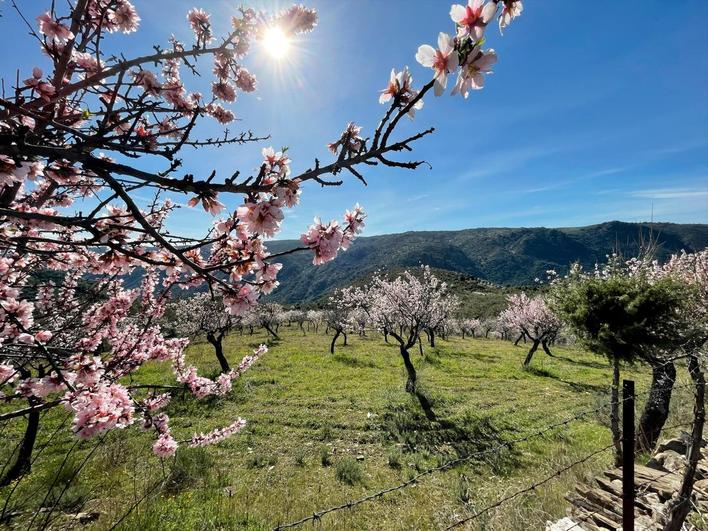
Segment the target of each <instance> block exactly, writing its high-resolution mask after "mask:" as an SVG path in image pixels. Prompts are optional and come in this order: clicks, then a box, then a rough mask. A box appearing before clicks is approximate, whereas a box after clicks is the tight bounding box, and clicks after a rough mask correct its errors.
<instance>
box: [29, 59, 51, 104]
mask: <svg viewBox="0 0 708 531" xmlns="http://www.w3.org/2000/svg"><path fill="white" fill-rule="evenodd" d="M24 84H25V86H26V87H32V88H33V89H34V90H36V91H37V92H38V93H39V96H40V97H41V98H42V99H43V100H45V101H49V100H50V99H51V98H52V96H54V94H55V93H56V89H55V88H54V85H52V84H50V83H47V82H46V81H42V69H41V68H38V67H36V66H35V67H34V68H33V69H32V77H30V78H28V79H25V80H24Z"/></svg>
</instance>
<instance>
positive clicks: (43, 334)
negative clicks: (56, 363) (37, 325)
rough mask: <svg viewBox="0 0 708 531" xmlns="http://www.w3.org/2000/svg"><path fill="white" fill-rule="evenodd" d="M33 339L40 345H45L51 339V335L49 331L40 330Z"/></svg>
mask: <svg viewBox="0 0 708 531" xmlns="http://www.w3.org/2000/svg"><path fill="white" fill-rule="evenodd" d="M34 338H35V339H36V340H37V341H39V342H40V343H46V342H47V341H49V340H50V339H52V333H51V332H50V331H49V330H41V331H39V332H37V333H36V334H35V335H34Z"/></svg>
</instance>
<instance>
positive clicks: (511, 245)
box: [269, 221, 708, 304]
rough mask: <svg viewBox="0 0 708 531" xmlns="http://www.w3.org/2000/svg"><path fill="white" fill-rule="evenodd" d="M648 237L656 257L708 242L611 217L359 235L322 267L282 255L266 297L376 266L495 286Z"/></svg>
mask: <svg viewBox="0 0 708 531" xmlns="http://www.w3.org/2000/svg"><path fill="white" fill-rule="evenodd" d="M648 241H655V242H656V243H657V244H658V249H657V257H658V258H659V259H660V260H663V259H665V258H666V257H667V256H669V255H670V254H671V253H675V252H678V251H680V250H682V249H684V250H686V251H696V250H700V249H703V248H705V247H708V225H700V224H690V225H689V224H673V223H651V224H649V223H641V224H640V223H623V222H619V221H611V222H607V223H602V224H599V225H590V226H586V227H571V228H557V229H548V228H543V227H538V228H480V229H466V230H459V231H431V232H406V233H402V234H386V235H383V236H371V237H363V238H360V239H358V240H357V242H356V244H355V245H353V246H352V248H351V249H350V250H349V251H347V252H345V253H341V254H340V256H339V257H338V258H337V260H335V261H334V262H331V263H329V264H325V265H323V266H319V267H315V266H313V265H312V264H311V256H310V255H309V254H307V253H300V254H295V255H290V256H285V257H283V258H282V259H281V261H282V262H283V264H284V265H285V267H284V268H283V270H282V272H281V275H280V282H281V286H280V287H279V288H278V289H277V290H276V292H275V293H274V294H273V295H272V298H273V299H274V300H278V301H280V302H285V303H291V304H292V303H300V302H307V301H313V300H315V299H317V298H319V297H321V296H322V295H324V294H325V293H327V292H329V291H331V290H332V289H335V288H338V287H343V286H346V285H348V284H351V283H352V282H355V281H357V280H358V279H360V278H362V277H366V276H369V275H371V274H372V273H373V272H374V271H376V270H377V269H396V268H405V267H415V266H417V265H418V264H427V265H430V266H431V267H435V268H438V269H444V270H448V271H453V272H458V273H464V274H466V275H470V276H473V277H477V278H480V279H483V280H486V281H489V282H492V283H495V284H502V285H525V284H530V283H533V281H534V279H535V278H537V277H538V278H545V272H546V271H547V270H548V269H555V270H557V271H559V272H561V273H562V272H565V271H566V270H567V268H568V266H569V264H571V263H572V262H575V261H579V262H580V263H582V264H583V265H584V266H586V267H591V266H592V265H593V264H594V263H595V262H597V261H602V260H604V258H605V255H607V254H608V253H611V252H612V251H613V250H616V249H618V250H619V251H620V252H622V253H623V254H624V255H626V256H633V255H636V254H637V251H638V249H639V247H640V245H641V244H642V242H648ZM298 243H299V242H295V241H275V242H270V244H269V248H270V249H271V251H273V252H279V251H282V250H286V249H289V248H291V247H293V246H296V245H298Z"/></svg>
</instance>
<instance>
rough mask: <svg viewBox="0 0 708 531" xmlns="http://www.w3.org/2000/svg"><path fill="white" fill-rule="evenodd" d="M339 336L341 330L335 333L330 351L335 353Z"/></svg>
mask: <svg viewBox="0 0 708 531" xmlns="http://www.w3.org/2000/svg"><path fill="white" fill-rule="evenodd" d="M338 337H339V330H337V332H336V333H335V334H334V337H333V338H332V344H331V345H330V346H329V353H330V354H334V342H335V341H337V338H338Z"/></svg>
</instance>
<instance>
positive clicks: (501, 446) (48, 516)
mask: <svg viewBox="0 0 708 531" xmlns="http://www.w3.org/2000/svg"><path fill="white" fill-rule="evenodd" d="M695 385H696V384H695V383H687V384H685V385H677V386H674V388H673V389H674V390H680V389H683V388H695ZM650 392H651V389H647V390H646V391H643V392H641V393H638V394H637V395H636V398H639V397H641V396H644V395H647V394H649V393H650ZM625 400H628V399H627V398H625V399H619V400H618V401H617V402H614V403H613V402H612V401H610V402H609V403H605V404H602V405H601V406H599V407H594V408H589V409H586V410H584V411H581V412H580V413H577V414H575V415H572V416H570V417H568V418H565V419H563V420H561V421H558V422H554V423H551V424H548V425H546V426H544V427H543V428H540V429H538V430H536V431H533V432H531V433H528V434H526V435H523V436H521V437H517V438H514V439H511V440H508V441H503V442H499V443H498V444H496V445H494V446H492V447H490V448H487V449H485V450H482V451H479V452H473V453H471V454H467V455H464V456H461V457H458V458H455V459H451V460H448V461H446V462H444V463H441V464H440V465H438V466H435V467H431V468H428V469H426V470H423V471H421V472H419V473H417V474H416V475H414V476H412V477H411V478H410V479H408V480H407V481H404V482H402V483H400V484H398V485H394V486H391V487H388V488H385V489H382V490H379V491H376V492H373V493H371V494H368V495H366V496H364V497H362V498H359V499H355V500H349V501H346V502H344V503H341V504H339V505H336V506H332V507H329V508H325V509H321V510H319V511H315V512H313V513H312V514H311V515H308V516H305V517H302V518H300V519H299V520H296V521H293V522H290V523H285V524H278V525H277V526H276V527H275V528H274V531H280V530H283V529H289V528H294V527H298V526H300V525H302V524H305V523H307V522H310V521H312V522H316V521H319V520H320V519H321V518H322V517H323V516H325V515H328V514H330V513H334V512H337V511H342V510H344V509H352V508H354V507H356V506H359V505H362V504H365V503H367V502H370V501H373V500H376V499H379V498H382V497H383V496H385V495H387V494H390V493H393V492H396V491H401V490H404V489H406V488H407V487H410V486H412V485H414V484H416V483H417V482H418V481H419V480H420V479H421V478H423V477H426V476H429V475H432V474H434V473H436V472H440V471H445V470H448V469H450V468H453V467H455V466H458V465H461V464H463V463H467V462H470V461H473V460H479V459H481V458H484V457H488V456H493V455H497V454H499V453H501V452H503V451H506V450H510V449H512V448H513V447H514V446H516V445H519V444H523V443H525V442H528V441H531V440H534V439H537V438H540V437H543V436H545V435H547V434H549V433H551V432H553V431H555V430H558V429H562V428H567V427H568V426H569V425H570V424H572V423H573V422H577V421H579V420H582V419H585V418H587V417H589V416H591V415H596V414H598V413H600V412H602V411H603V410H605V409H607V408H609V407H611V406H613V405H615V404H616V405H619V404H621V403H623V402H624V401H625ZM511 409H512V410H514V409H515V408H513V407H512V408H511ZM44 414H46V412H43V415H44ZM68 418H69V417H68V416H67V417H66V418H65V419H64V422H62V423H61V424H59V426H57V428H56V429H55V430H54V431H53V433H52V434H51V435H50V437H49V438H48V439H47V441H46V442H45V443H44V444H43V445H42V446H41V448H39V451H38V452H37V453H36V454H35V456H34V457H33V460H32V462H33V463H34V461H36V460H37V458H39V456H40V455H41V454H42V452H43V451H44V450H45V449H46V448H47V446H48V445H49V444H50V443H51V441H52V440H53V439H54V437H55V436H56V435H57V433H58V432H59V431H60V429H61V427H62V426H63V425H64V424H65V422H66V419H68ZM684 425H686V424H684ZM675 427H678V426H671V427H667V428H665V430H668V429H673V428H675ZM77 443H78V441H77ZM102 443H103V437H100V438H99V439H98V441H97V443H96V445H95V446H94V447H93V448H92V449H91V450H90V451H89V452H88V454H87V455H86V456H85V458H84V459H83V460H82V462H81V464H80V466H79V467H77V468H76V469H75V470H73V471H72V481H73V479H74V478H75V477H76V476H78V474H79V473H80V472H81V470H82V469H83V468H84V466H85V465H86V463H87V462H88V461H89V460H90V458H91V457H92V455H93V454H94V453H95V451H96V450H97V449H98V447H99V446H100V445H101V444H102ZM76 446H77V444H74V445H73V446H72V447H71V449H70V450H69V451H68V452H67V454H66V456H65V458H64V462H63V463H62V465H61V467H60V470H59V471H58V472H57V476H56V477H58V476H59V472H61V468H63V467H64V466H65V464H66V463H67V461H68V459H69V457H70V455H71V454H72V452H73V451H74V450H75V449H76ZM612 446H613V445H612V444H610V445H608V446H606V447H604V448H601V449H599V450H596V451H595V452H592V453H591V454H588V455H586V456H584V457H583V458H581V459H579V460H577V461H574V462H573V463H570V464H569V465H567V466H564V467H563V468H561V469H558V470H556V471H554V472H553V473H552V474H550V475H549V476H547V477H545V478H543V479H542V480H540V481H538V482H535V483H533V484H531V485H529V486H528V487H526V488H524V489H521V490H519V491H516V492H514V493H512V494H510V495H508V496H505V497H504V498H501V499H500V500H497V501H496V502H494V504H492V505H490V506H488V507H485V508H484V509H481V510H480V511H476V512H475V514H474V515H471V516H469V517H467V518H465V519H463V520H460V521H459V522H457V523H455V524H453V525H452V526H451V527H450V528H454V527H457V526H460V525H463V524H464V523H466V522H468V521H471V520H474V519H476V518H479V517H480V516H481V515H483V514H486V513H488V512H490V511H491V510H493V509H494V508H496V507H499V506H500V505H502V504H504V503H506V502H508V501H511V500H513V499H515V498H517V497H519V496H522V495H524V494H526V493H528V492H532V491H533V490H535V489H536V488H538V487H539V486H542V485H544V484H546V483H548V482H550V481H552V480H553V479H554V478H557V477H559V476H561V475H563V474H564V473H565V472H567V471H569V470H570V469H572V468H574V467H575V466H578V465H580V464H582V463H585V462H587V461H589V460H591V459H592V458H593V457H595V456H597V455H599V454H601V453H603V452H605V451H607V450H609V449H610V448H612ZM23 477H24V475H23V476H22V477H21V478H20V479H19V480H18V481H17V482H16V483H15V485H14V486H13V488H12V489H11V492H10V493H9V494H8V496H7V498H6V500H5V503H4V507H3V511H2V513H3V517H4V516H5V514H6V512H7V510H8V505H9V503H10V498H11V497H12V495H13V493H14V491H15V489H16V488H17V486H18V485H19V483H20V481H21V480H22V478H23ZM70 483H71V481H69V482H68V483H66V484H65V485H64V487H63V489H62V490H61V492H60V493H59V496H58V498H57V500H54V503H53V504H52V507H50V508H49V510H48V511H46V512H45V513H44V514H42V515H41V516H40V515H39V514H38V513H37V514H35V515H34V516H33V518H32V521H31V522H30V526H31V525H33V524H34V523H35V520H36V519H37V518H38V517H39V518H40V521H39V522H38V524H41V526H40V527H42V528H45V527H47V526H49V525H51V524H52V523H53V522H54V521H55V520H56V517H57V514H55V511H56V508H57V505H58V503H59V501H60V500H61V497H62V496H63V495H64V493H65V491H66V489H67V487H68V485H69V484H70ZM163 484H164V479H163V480H161V481H158V482H156V483H155V484H154V485H153V486H152V487H151V488H149V489H147V490H146V493H145V494H144V495H143V496H141V497H140V498H139V499H138V500H136V502H135V503H134V504H133V505H131V506H130V507H129V508H128V510H127V511H126V512H125V513H124V514H123V515H122V516H121V517H120V519H119V520H118V521H116V522H115V523H114V524H113V527H111V529H113V528H116V527H117V526H119V525H120V524H121V522H123V521H124V520H125V518H127V516H128V515H129V514H130V513H131V512H132V511H133V510H134V509H135V508H136V507H137V506H138V505H139V504H140V503H142V502H143V501H144V500H145V499H147V498H148V497H149V496H150V495H151V494H152V493H153V492H155V491H156V490H158V489H159V488H161V487H162V485H163ZM53 487H54V483H52V488H53ZM50 490H51V489H50ZM48 496H49V492H47V493H46V496H45V499H44V500H43V502H42V505H43V506H44V504H45V503H46V502H47V497H48ZM52 516H54V518H52Z"/></svg>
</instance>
